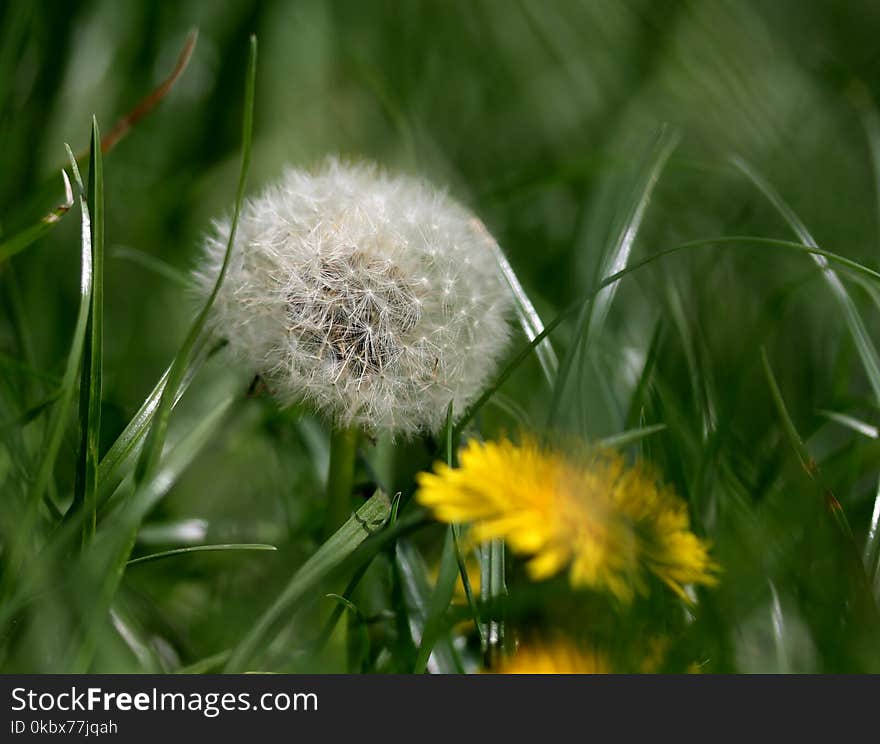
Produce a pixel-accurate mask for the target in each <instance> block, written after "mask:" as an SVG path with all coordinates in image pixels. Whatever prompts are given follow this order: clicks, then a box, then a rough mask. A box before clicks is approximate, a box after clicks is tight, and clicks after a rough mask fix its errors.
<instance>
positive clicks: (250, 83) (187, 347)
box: [135, 36, 257, 484]
mask: <svg viewBox="0 0 880 744" xmlns="http://www.w3.org/2000/svg"><path fill="white" fill-rule="evenodd" d="M256 69H257V38H256V36H251V41H250V55H249V58H248V68H247V76H246V82H245V95H244V117H243V122H242V148H241V170H240V172H239V177H238V189H237V191H236V196H235V209H234V212H233V215H232V224H231V226H230V229H229V240H228V242H227V244H226V254H225V255H224V257H223V265H222V266H221V268H220V273H219V274H218V275H217V280H216V282H215V283H214V288H213V289H212V290H211V294H210V295H209V296H208V299H207V300H206V302H205V304H204V306H203V307H202V309H201V311H200V312H199V314H198V316H197V317H196V319H195V321H194V322H193V324H192V326H191V327H190V330H189V333H188V334H187V336H186V338H185V340H184V342H183V345H182V346H181V348H180V350H179V351H178V353H177V355H176V356H175V358H174V361H173V362H172V364H171V368H170V370H169V372H168V381H167V384H166V385H165V389H164V390H163V391H162V396H161V398H160V400H159V406H158V408H157V409H156V413H155V416H154V419H153V422H152V425H151V426H150V430H149V433H148V434H147V439H146V441H145V443H144V448H143V450H142V451H141V456H140V458H139V460H138V464H137V467H136V468H135V483H136V484H140V483H144V482H145V481H147V480H148V479H149V478H150V477H151V475H152V473H153V471H154V470H155V468H156V466H157V465H158V462H159V458H160V456H161V454H162V447H163V446H164V443H165V435H166V433H167V430H168V422H169V419H170V416H171V408H172V404H173V401H174V398H175V396H176V394H177V390H178V388H179V386H180V383H181V381H182V379H183V377H184V375H185V373H186V369H187V367H188V366H189V360H190V356H191V354H192V351H193V347H194V346H195V344H196V341H197V340H198V338H199V337H200V335H201V333H202V329H203V328H204V326H205V322H206V321H207V319H208V315H209V313H210V312H211V308H212V306H213V305H214V300H215V299H216V297H217V294H218V292H219V291H220V287H221V285H222V284H223V279H224V278H225V277H226V270H227V268H228V267H229V258H230V255H231V254H232V246H233V244H234V243H235V234H236V231H237V229H238V219H239V215H240V213H241V205H242V202H243V201H244V190H245V184H246V183H247V174H248V169H249V166H250V160H251V140H252V137H253V121H254V87H255V84H256Z"/></svg>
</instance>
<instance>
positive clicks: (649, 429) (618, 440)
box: [599, 424, 666, 449]
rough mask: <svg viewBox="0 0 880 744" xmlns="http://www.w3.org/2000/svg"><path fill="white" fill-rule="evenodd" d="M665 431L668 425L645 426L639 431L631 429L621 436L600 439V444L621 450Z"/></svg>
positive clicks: (621, 433) (615, 435) (623, 432)
mask: <svg viewBox="0 0 880 744" xmlns="http://www.w3.org/2000/svg"><path fill="white" fill-rule="evenodd" d="M665 429H666V424H652V425H651V426H643V427H641V428H639V429H629V430H627V431H622V432H620V433H619V434H613V435H612V436H610V437H605V438H604V439H600V440H599V444H600V445H602V446H603V447H612V448H615V449H620V448H622V447H626V446H628V445H630V444H633V443H634V442H640V441H641V440H642V439H644V438H645V437H649V436H651V435H652V434H656V433H657V432H659V431H664V430H665Z"/></svg>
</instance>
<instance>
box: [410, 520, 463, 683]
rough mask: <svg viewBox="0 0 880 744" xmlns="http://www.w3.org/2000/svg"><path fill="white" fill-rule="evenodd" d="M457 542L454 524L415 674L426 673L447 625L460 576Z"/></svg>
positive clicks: (445, 542) (419, 651) (442, 555)
mask: <svg viewBox="0 0 880 744" xmlns="http://www.w3.org/2000/svg"><path fill="white" fill-rule="evenodd" d="M456 543H457V541H456V540H455V535H454V533H453V531H452V525H450V526H449V527H448V528H447V530H446V539H445V540H444V541H443V552H442V553H441V555H440V572H439V575H438V576H437V584H436V586H435V587H434V591H433V593H432V594H431V598H430V601H429V603H428V606H427V608H426V609H427V614H426V616H425V620H424V625H423V629H422V634H421V641H420V643H419V648H418V653H417V654H416V663H415V666H414V668H413V673H415V674H424V672H425V668H426V667H427V666H428V659H429V658H430V656H431V652H432V650H433V648H434V644H435V643H436V642H437V640H438V639H439V638H440V636H441V634H442V633H443V630H444V627H445V625H446V622H445V618H446V611H447V610H448V609H449V605H450V604H451V603H452V597H453V594H454V593H455V582H456V580H457V579H458V576H459V562H458V559H457V556H456V553H457V544H456Z"/></svg>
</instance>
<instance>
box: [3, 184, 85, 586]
mask: <svg viewBox="0 0 880 744" xmlns="http://www.w3.org/2000/svg"><path fill="white" fill-rule="evenodd" d="M74 175H75V176H78V175H79V174H78V172H77V173H75V174H74ZM77 180H78V181H79V179H77ZM80 183H81V181H80ZM79 205H80V211H81V214H82V231H81V253H80V255H81V259H80V283H79V287H80V300H79V309H78V311H77V317H76V324H75V326H74V330H73V338H72V340H71V343H70V352H69V353H68V355H67V362H66V364H65V367H64V374H63V375H62V378H61V387H60V390H59V395H58V399H57V401H56V402H55V404H54V405H53V406H52V413H51V415H50V418H49V424H48V428H47V433H46V438H45V442H44V445H43V453H42V457H41V459H40V464H39V466H38V468H37V473H36V477H35V478H34V480H33V482H32V486H31V489H30V498H29V501H28V505H27V508H26V510H25V513H24V515H23V517H22V519H21V524H20V525H19V528H18V530H17V531H16V534H15V538H14V539H13V540H12V541H11V543H10V546H9V562H8V569H7V571H6V572H5V573H4V580H3V587H2V588H3V593H4V594H7V593H8V591H9V590H10V588H11V582H14V581H15V580H16V576H17V574H18V569H19V567H20V566H21V563H22V560H23V558H24V551H25V548H26V545H27V542H28V541H29V540H30V538H31V533H32V531H33V529H34V526H35V525H36V521H37V517H38V515H39V506H40V503H41V502H43V501H44V500H46V499H47V498H48V493H49V485H50V481H51V480H52V478H53V475H54V472H55V461H56V459H57V458H58V451H59V449H60V447H61V442H62V439H63V437H64V431H65V428H66V426H67V421H68V417H69V415H70V410H71V406H72V403H73V395H74V392H75V390H76V378H77V373H78V372H79V368H80V364H81V363H82V356H83V348H84V345H85V337H86V329H87V327H88V319H89V312H90V309H91V297H92V246H91V242H92V241H91V220H90V216H89V208H88V205H87V204H86V200H85V197H84V195H83V194H82V193H80V197H79Z"/></svg>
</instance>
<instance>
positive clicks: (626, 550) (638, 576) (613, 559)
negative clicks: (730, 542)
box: [416, 439, 717, 602]
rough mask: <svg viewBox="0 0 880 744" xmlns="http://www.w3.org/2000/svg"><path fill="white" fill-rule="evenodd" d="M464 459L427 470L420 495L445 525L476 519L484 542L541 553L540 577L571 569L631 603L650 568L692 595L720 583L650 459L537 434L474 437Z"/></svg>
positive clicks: (533, 572)
mask: <svg viewBox="0 0 880 744" xmlns="http://www.w3.org/2000/svg"><path fill="white" fill-rule="evenodd" d="M459 462H460V465H459V467H457V468H450V467H448V466H447V465H445V464H443V463H437V464H435V466H434V472H433V473H420V474H419V475H418V479H417V481H418V486H419V488H418V492H417V494H416V498H417V499H418V501H419V502H420V503H422V504H423V505H425V506H427V507H428V508H430V509H431V511H432V512H433V514H434V516H435V517H436V518H437V519H439V520H440V521H442V522H471V523H472V524H473V530H472V537H473V539H474V540H478V541H479V540H489V539H493V538H504V539H505V540H506V541H507V544H508V545H509V546H510V548H511V550H513V551H514V552H515V553H519V554H521V555H526V556H531V560H530V561H529V563H528V571H529V574H530V576H531V578H533V579H535V580H540V579H545V578H548V577H550V576H553V575H554V574H557V573H559V572H560V571H562V570H564V569H565V568H568V571H569V579H570V582H571V584H572V585H573V586H576V587H590V588H593V589H596V590H602V591H607V592H609V593H610V594H612V595H613V596H615V597H617V598H618V599H620V600H621V601H623V602H629V601H631V600H632V598H633V596H634V595H635V594H636V593H642V594H644V593H645V592H646V591H647V576H648V575H649V574H653V575H654V576H656V577H657V578H659V579H660V580H661V581H663V582H664V583H665V584H666V585H667V586H669V587H670V588H671V589H673V590H674V591H675V592H676V593H677V594H678V595H679V596H681V597H682V598H684V599H687V596H686V595H685V592H684V585H686V584H703V585H707V586H709V585H712V584H714V583H715V581H716V579H715V574H716V571H717V566H716V565H715V564H714V563H713V561H712V560H711V558H710V557H709V551H708V546H707V544H706V543H705V542H704V541H703V540H701V539H700V538H698V537H697V536H696V535H695V534H694V533H693V532H691V530H690V520H689V517H688V512H687V506H686V504H685V503H684V502H683V501H682V500H681V499H680V498H679V497H678V496H676V494H675V492H674V491H673V490H672V489H671V488H669V487H668V486H664V485H661V484H660V483H659V482H658V479H657V477H656V476H655V474H654V473H653V472H652V471H651V469H650V468H648V467H647V466H645V465H636V466H634V467H627V466H626V463H625V462H624V460H623V457H622V456H621V455H619V454H618V453H616V452H613V451H610V450H603V449H596V450H589V451H587V452H584V453H582V454H581V456H579V457H573V456H571V455H570V454H566V453H563V452H560V451H554V450H550V449H548V448H543V447H540V446H539V445H538V444H537V443H536V442H535V441H534V440H531V439H526V440H525V441H524V442H523V443H522V444H520V445H517V444H514V443H513V442H511V441H510V440H508V439H502V440H500V441H498V442H479V441H477V440H471V441H470V442H468V444H467V445H465V447H464V448H463V449H462V450H461V452H460V454H459Z"/></svg>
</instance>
